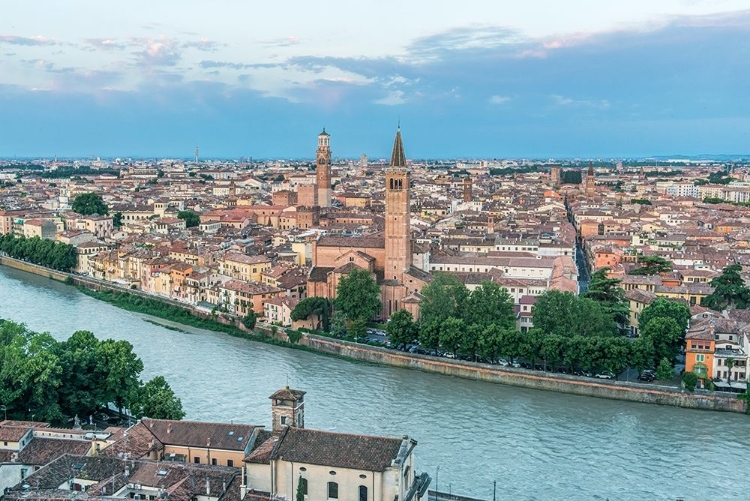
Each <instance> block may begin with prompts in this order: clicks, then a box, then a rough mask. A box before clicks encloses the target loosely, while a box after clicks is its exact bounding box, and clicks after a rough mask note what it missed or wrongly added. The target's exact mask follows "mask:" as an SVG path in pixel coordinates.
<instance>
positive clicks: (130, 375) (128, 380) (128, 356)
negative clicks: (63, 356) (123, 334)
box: [97, 339, 143, 412]
mask: <svg viewBox="0 0 750 501" xmlns="http://www.w3.org/2000/svg"><path fill="white" fill-rule="evenodd" d="M97 361H98V365H97V372H98V373H99V374H101V375H102V379H101V380H100V381H99V384H100V387H101V389H102V392H103V396H104V398H103V401H104V402H113V403H114V404H115V405H116V406H117V408H118V410H119V411H120V412H122V409H123V407H125V406H128V405H130V403H131V401H132V399H133V397H134V396H135V395H136V392H137V390H138V388H139V387H140V384H139V380H138V376H139V375H140V373H141V372H142V371H143V362H141V359H139V358H138V357H137V356H136V355H135V353H133V345H132V344H130V343H129V342H128V341H124V340H122V341H115V340H113V339H107V340H106V341H102V342H101V343H99V346H98V347H97Z"/></svg>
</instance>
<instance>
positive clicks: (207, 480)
mask: <svg viewBox="0 0 750 501" xmlns="http://www.w3.org/2000/svg"><path fill="white" fill-rule="evenodd" d="M210 495H211V481H210V480H209V479H208V477H206V496H210Z"/></svg>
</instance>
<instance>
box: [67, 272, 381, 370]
mask: <svg viewBox="0 0 750 501" xmlns="http://www.w3.org/2000/svg"><path fill="white" fill-rule="evenodd" d="M78 290H79V291H81V292H82V293H83V294H86V295H87V296H90V297H93V298H94V299H98V300H100V301H104V302H106V303H109V304H111V305H112V306H116V307H118V308H122V309H123V310H127V311H132V312H135V313H144V314H146V315H151V316H153V317H158V318H163V319H164V320H169V321H172V322H176V323H179V324H182V325H187V326H190V327H196V328H198V329H205V330H210V331H214V332H222V333H224V334H229V335H230V336H233V337H238V338H243V339H249V340H251V341H258V342H260V343H266V344H272V345H275V346H282V347H285V348H294V349H297V350H303V351H308V352H310V353H315V354H317V355H325V356H327V357H333V358H339V359H342V360H347V361H349V362H353V363H368V362H365V361H362V360H357V359H353V358H349V357H344V356H341V355H335V354H332V353H325V352H321V351H318V350H315V349H312V348H309V347H307V346H304V345H300V344H295V343H296V342H297V341H298V340H299V338H300V333H298V332H296V331H292V332H288V335H289V338H290V339H291V340H292V341H294V342H291V343H289V342H286V341H281V340H278V339H274V338H271V337H268V336H266V335H264V334H260V333H257V332H248V331H244V330H242V329H240V328H239V327H236V326H234V325H227V324H223V323H221V322H218V321H216V320H213V319H210V318H202V317H197V316H195V315H192V314H191V313H190V311H188V310H187V309H185V308H180V307H179V306H174V305H171V304H166V303H163V302H161V301H159V300H158V299H150V298H144V297H140V296H136V295H134V294H128V293H127V292H113V291H109V290H106V291H94V290H91V289H87V288H86V287H83V286H78ZM146 321H149V320H146ZM149 322H150V323H153V324H155V325H158V326H159V327H164V328H166V329H172V330H176V328H175V327H168V326H165V325H161V324H159V323H158V322H153V321H149Z"/></svg>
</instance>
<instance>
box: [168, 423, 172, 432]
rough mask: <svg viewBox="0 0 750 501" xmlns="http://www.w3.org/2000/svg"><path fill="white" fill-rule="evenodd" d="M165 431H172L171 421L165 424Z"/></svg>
mask: <svg viewBox="0 0 750 501" xmlns="http://www.w3.org/2000/svg"><path fill="white" fill-rule="evenodd" d="M167 433H172V423H169V424H167Z"/></svg>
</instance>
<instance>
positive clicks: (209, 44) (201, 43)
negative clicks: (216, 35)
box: [182, 37, 226, 52]
mask: <svg viewBox="0 0 750 501" xmlns="http://www.w3.org/2000/svg"><path fill="white" fill-rule="evenodd" d="M225 45H226V44H220V43H218V42H216V41H215V40H209V39H208V38H205V37H203V38H201V39H200V40H197V41H194V42H184V43H183V44H182V47H183V48H186V49H191V48H192V49H198V50H202V51H205V52H215V51H217V50H219V48H220V47H224V46H225Z"/></svg>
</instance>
